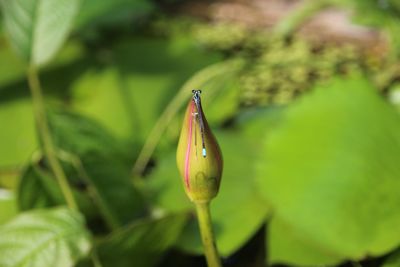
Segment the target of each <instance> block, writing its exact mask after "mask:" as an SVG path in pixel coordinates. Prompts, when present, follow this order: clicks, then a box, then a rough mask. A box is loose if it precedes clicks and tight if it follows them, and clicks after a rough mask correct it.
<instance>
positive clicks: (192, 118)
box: [176, 90, 223, 202]
mask: <svg viewBox="0 0 400 267" xmlns="http://www.w3.org/2000/svg"><path fill="white" fill-rule="evenodd" d="M192 92H193V98H192V99H191V100H190V101H189V104H188V107H187V109H186V114H185V118H184V119H183V126H182V130H181V135H180V139H179V144H178V150H177V155H176V159H177V163H178V169H179V172H180V174H181V176H182V177H183V183H184V188H185V191H186V194H187V195H188V197H189V198H190V200H191V201H193V202H208V201H210V200H211V199H213V198H214V197H215V196H216V195H217V193H218V189H219V185H220V181H221V175H222V165H223V163H222V153H221V149H220V148H219V146H218V143H217V140H216V139H215V137H214V135H213V134H212V132H211V130H210V127H209V126H208V123H207V120H206V118H205V116H204V112H203V109H202V106H201V99H200V93H201V91H200V90H193V91H192Z"/></svg>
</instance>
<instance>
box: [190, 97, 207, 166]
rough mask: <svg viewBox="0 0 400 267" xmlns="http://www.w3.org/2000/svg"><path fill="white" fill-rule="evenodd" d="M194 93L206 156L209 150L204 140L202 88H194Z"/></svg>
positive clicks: (203, 152) (203, 151)
mask: <svg viewBox="0 0 400 267" xmlns="http://www.w3.org/2000/svg"><path fill="white" fill-rule="evenodd" d="M192 93H193V101H194V103H195V105H196V109H197V114H196V115H197V118H198V121H199V125H200V133H201V145H202V154H203V157H204V158H205V157H206V156H207V151H206V144H205V141H204V119H203V113H202V109H201V98H200V94H201V90H192Z"/></svg>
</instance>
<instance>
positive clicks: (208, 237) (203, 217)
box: [195, 202, 222, 267]
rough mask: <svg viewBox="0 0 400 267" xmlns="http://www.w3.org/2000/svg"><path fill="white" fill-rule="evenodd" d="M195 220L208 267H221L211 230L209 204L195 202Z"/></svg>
mask: <svg viewBox="0 0 400 267" xmlns="http://www.w3.org/2000/svg"><path fill="white" fill-rule="evenodd" d="M195 205H196V212H197V220H198V222H199V227H200V234H201V240H202V242H203V246H204V254H205V256H206V259H207V264H208V267H221V266H222V264H221V259H220V257H219V255H218V250H217V246H216V245H215V237H214V232H213V229H212V223H211V214H210V202H196V203H195Z"/></svg>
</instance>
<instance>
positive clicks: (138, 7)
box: [76, 0, 153, 28]
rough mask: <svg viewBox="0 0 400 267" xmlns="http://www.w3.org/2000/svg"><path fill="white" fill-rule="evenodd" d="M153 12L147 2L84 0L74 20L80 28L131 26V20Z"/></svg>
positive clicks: (151, 6)
mask: <svg viewBox="0 0 400 267" xmlns="http://www.w3.org/2000/svg"><path fill="white" fill-rule="evenodd" d="M152 10H153V4H152V3H151V2H150V1H147V0H102V1H97V0H85V1H83V3H82V8H81V10H80V12H79V14H78V17H77V19H76V25H77V27H78V28H81V27H93V26H97V25H101V26H104V25H106V26H110V25H112V26H113V25H115V26H119V27H121V26H124V25H127V24H128V25H129V26H131V23H130V22H131V21H132V18H135V17H136V16H138V17H140V15H143V14H144V15H146V14H148V13H149V12H150V11H152Z"/></svg>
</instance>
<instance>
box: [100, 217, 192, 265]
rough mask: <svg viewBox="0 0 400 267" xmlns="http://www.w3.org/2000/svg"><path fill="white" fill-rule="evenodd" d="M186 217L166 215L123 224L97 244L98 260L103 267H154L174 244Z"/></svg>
mask: <svg viewBox="0 0 400 267" xmlns="http://www.w3.org/2000/svg"><path fill="white" fill-rule="evenodd" d="M187 218H188V216H187V214H176V215H167V216H164V217H161V218H157V219H146V220H142V221H139V222H136V223H133V224H131V225H127V226H126V227H124V228H121V229H120V230H117V231H116V232H114V233H113V234H111V235H110V236H109V237H108V238H106V240H105V241H102V242H101V243H100V244H99V246H98V253H99V258H100V260H101V262H102V263H103V264H104V266H114V267H125V266H133V265H134V266H141V267H150V266H155V264H156V263H157V262H158V261H159V260H160V258H161V256H162V255H164V254H165V252H167V250H168V249H169V248H170V247H171V246H172V245H173V244H174V243H175V242H176V240H177V238H178V236H179V234H180V233H181V230H182V228H183V226H184V225H185V222H186V221H187Z"/></svg>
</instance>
